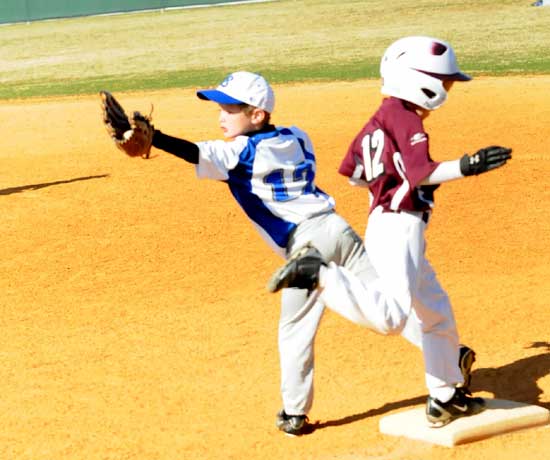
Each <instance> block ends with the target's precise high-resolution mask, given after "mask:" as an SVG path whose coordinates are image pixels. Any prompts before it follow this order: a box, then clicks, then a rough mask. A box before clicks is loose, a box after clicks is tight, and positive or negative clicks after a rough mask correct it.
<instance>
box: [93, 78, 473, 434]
mask: <svg viewBox="0 0 550 460" xmlns="http://www.w3.org/2000/svg"><path fill="white" fill-rule="evenodd" d="M103 96H104V97H105V94H104V95H103ZM197 96H198V97H199V98H200V99H204V100H209V101H213V102H216V103H217V104H218V105H219V123H220V127H221V129H222V131H223V134H224V136H225V137H226V138H227V139H226V140H211V141H204V142H196V143H195V142H190V141H188V140H184V139H179V138H175V137H172V136H169V135H167V134H164V133H162V132H161V131H160V130H158V129H156V130H155V131H154V133H153V138H152V142H153V146H155V147H156V148H159V149H162V150H164V151H166V152H169V153H171V154H173V155H175V156H177V157H180V158H182V159H184V160H185V161H187V162H189V163H192V164H194V165H195V168H196V173H197V176H198V177H199V178H209V179H214V180H219V181H223V182H225V183H226V184H227V185H228V187H229V190H230V192H231V194H232V195H233V197H234V198H235V199H236V200H237V202H238V203H239V205H240V206H241V207H242V209H243V211H244V212H245V213H246V215H247V216H248V217H249V219H250V221H251V222H252V224H253V225H254V227H255V228H256V229H257V230H258V231H259V233H260V235H261V236H262V237H263V238H264V240H265V241H266V242H267V243H268V244H269V245H270V246H271V247H272V248H273V249H274V250H275V251H276V252H277V253H278V254H280V255H281V256H282V257H285V258H286V257H289V256H290V254H291V253H293V251H295V250H296V249H297V248H298V251H296V252H295V253H293V256H292V257H290V261H291V265H292V264H294V262H295V261H297V260H299V261H300V266H299V267H298V266H295V268H296V270H294V273H295V274H296V275H299V276H296V277H294V278H293V277H292V276H290V275H289V274H288V273H286V272H284V273H283V272H280V273H279V275H278V276H275V277H274V278H273V279H272V280H271V282H270V283H269V286H268V288H269V290H271V291H273V292H275V291H278V290H279V289H282V288H285V287H287V285H288V287H289V288H288V289H283V293H282V298H281V315H280V322H279V338H278V341H279V354H280V366H281V394H282V401H283V408H282V409H281V411H280V412H279V413H278V414H277V418H276V424H277V427H278V428H279V429H280V430H282V431H284V432H286V433H288V434H291V435H300V434H304V433H307V432H308V430H309V429H310V426H309V425H308V423H307V422H308V420H307V413H308V411H309V410H310V408H311V405H312V401H313V367H314V356H313V342H314V339H315V334H316V332H317V328H318V326H319V322H320V320H321V316H322V314H323V312H324V308H325V301H326V302H327V304H328V305H330V306H333V308H334V309H335V310H336V311H337V312H339V313H340V314H342V315H343V316H344V317H346V318H348V319H350V320H352V321H354V322H356V323H358V324H363V325H365V326H368V327H370V328H371V329H373V330H375V331H377V332H379V333H383V334H388V333H399V331H400V330H401V329H402V328H403V327H404V325H405V322H406V320H407V318H408V316H409V314H410V308H411V298H410V294H409V292H408V291H406V290H402V291H398V290H392V291H388V292H389V293H388V292H386V291H384V289H383V287H384V286H383V283H380V282H379V280H378V278H377V275H376V273H375V271H374V270H373V269H372V266H371V264H370V262H369V260H368V258H367V255H366V251H365V248H364V246H363V244H362V241H361V239H360V237H359V236H358V235H357V234H356V233H355V232H354V231H353V230H352V229H351V227H350V226H349V225H348V223H347V222H346V221H345V220H344V219H343V218H342V217H341V216H339V215H338V214H337V213H336V212H335V211H334V206H335V204H334V200H333V199H332V197H330V196H329V195H327V194H326V193H324V192H323V191H322V190H321V189H319V188H318V187H317V185H316V183H315V171H316V163H315V156H314V152H313V146H312V143H311V141H310V139H309V137H308V136H307V134H306V133H305V132H303V131H302V130H300V129H299V128H297V127H295V126H291V127H277V126H275V125H273V124H272V123H271V114H272V112H273V109H274V104H275V98H274V94H273V90H272V88H271V87H270V85H269V84H268V83H267V81H266V80H265V79H264V78H263V77H261V76H260V75H257V74H254V73H250V72H235V73H232V74H230V75H229V76H227V78H226V79H225V80H224V81H223V82H222V83H221V84H220V85H219V86H218V87H217V88H215V89H206V90H201V91H198V92H197ZM113 107H114V109H113V110H114V111H115V112H117V114H120V112H121V111H123V110H122V109H119V108H118V106H113ZM109 113H110V112H109ZM109 118H110V117H109V116H108V117H107V119H109ZM311 245H314V246H315V248H314V247H313V246H311ZM324 264H329V265H330V266H327V267H326V269H325V270H324V273H323V279H322V280H318V271H319V267H320V266H321V265H324ZM294 265H295V264H294ZM294 265H293V266H294ZM318 281H319V282H322V285H323V287H324V291H323V295H324V297H323V298H321V297H320V295H319V291H318V290H316V289H315V287H316V284H317V282H318ZM394 292H395V293H394ZM325 297H326V298H325ZM419 345H420V344H419ZM467 372H469V370H468V371H467Z"/></svg>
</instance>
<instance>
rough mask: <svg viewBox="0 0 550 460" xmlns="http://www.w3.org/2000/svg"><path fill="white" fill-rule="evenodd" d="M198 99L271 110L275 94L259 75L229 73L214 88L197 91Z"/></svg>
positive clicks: (242, 72)
mask: <svg viewBox="0 0 550 460" xmlns="http://www.w3.org/2000/svg"><path fill="white" fill-rule="evenodd" d="M197 96H198V98H199V99H203V100H207V101H213V102H217V103H218V104H248V105H251V106H253V107H258V108H260V109H262V110H265V111H266V112H269V113H271V112H273V109H274V107H275V96H274V94H273V90H272V89H271V86H269V83H268V82H267V81H266V79H265V78H264V77H262V76H261V75H258V74H255V73H252V72H244V71H240V72H234V73H232V74H229V75H228V76H227V77H226V78H225V79H224V81H222V82H221V83H220V84H219V85H218V87H217V88H216V89H203V90H200V91H197Z"/></svg>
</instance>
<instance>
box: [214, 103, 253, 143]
mask: <svg viewBox="0 0 550 460" xmlns="http://www.w3.org/2000/svg"><path fill="white" fill-rule="evenodd" d="M219 106H220V127H221V129H222V131H223V135H224V136H225V137H236V136H239V135H241V134H245V133H249V132H251V131H256V130H257V127H256V125H255V123H254V121H253V117H252V116H251V115H249V114H247V113H246V112H245V111H244V110H243V108H242V106H240V105H238V104H219Z"/></svg>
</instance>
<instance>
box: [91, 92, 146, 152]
mask: <svg viewBox="0 0 550 460" xmlns="http://www.w3.org/2000/svg"><path fill="white" fill-rule="evenodd" d="M99 95H100V97H101V109H102V111H103V124H104V125H105V128H106V129H107V132H108V133H109V136H111V138H112V139H113V141H114V142H115V145H116V146H117V147H118V148H119V149H120V150H122V151H123V152H124V153H125V154H126V155H128V156H130V157H142V158H149V154H150V152H151V145H152V143H153V134H154V132H155V128H154V127H153V125H152V124H151V116H150V115H149V116H148V117H147V116H145V115H142V114H141V113H140V112H134V113H133V115H132V117H131V118H130V117H128V115H126V112H125V111H124V109H123V108H122V106H121V105H120V104H119V102H118V101H117V100H116V99H115V97H114V96H113V95H112V94H111V93H109V92H108V91H100V93H99Z"/></svg>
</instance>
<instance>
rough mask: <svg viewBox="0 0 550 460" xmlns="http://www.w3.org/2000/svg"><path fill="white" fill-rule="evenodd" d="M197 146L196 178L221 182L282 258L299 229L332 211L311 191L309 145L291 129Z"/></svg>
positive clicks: (314, 189)
mask: <svg viewBox="0 0 550 460" xmlns="http://www.w3.org/2000/svg"><path fill="white" fill-rule="evenodd" d="M197 145H198V147H199V163H198V164H197V165H196V172H197V176H198V177H199V178H210V179H216V180H220V181H224V182H226V183H227V184H228V186H229V189H230V190H231V193H232V194H233V196H234V197H235V199H236V200H237V202H238V203H239V205H240V206H241V207H242V208H243V210H244V212H245V213H246V214H247V216H248V217H249V218H250V219H251V220H252V222H253V223H254V225H255V227H256V228H257V229H258V231H259V232H260V234H261V235H262V237H263V238H264V239H265V240H266V241H267V243H268V244H269V245H270V246H271V247H272V248H273V249H274V250H275V251H276V252H277V253H278V254H280V255H282V256H283V257H284V256H285V252H286V247H287V244H288V240H289V237H290V234H291V233H292V231H293V230H294V229H295V228H296V226H297V225H298V224H299V223H301V222H302V221H304V220H306V219H308V218H310V217H312V216H315V215H320V214H324V213H327V212H330V211H332V210H333V208H334V205H335V203H334V200H333V199H332V197H330V196H329V195H327V194H326V193H324V192H323V191H321V190H320V189H319V188H317V187H316V185H315V168H316V166H315V157H314V154H313V147H312V144H311V140H310V139H309V137H308V135H307V134H306V133H305V132H303V131H302V130H300V129H298V128H296V127H295V126H292V127H290V128H283V127H277V128H275V127H273V129H271V130H263V131H259V132H257V133H253V134H252V135H250V136H238V137H236V138H235V139H234V140H232V141H229V142H227V141H222V140H216V141H204V142H197Z"/></svg>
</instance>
